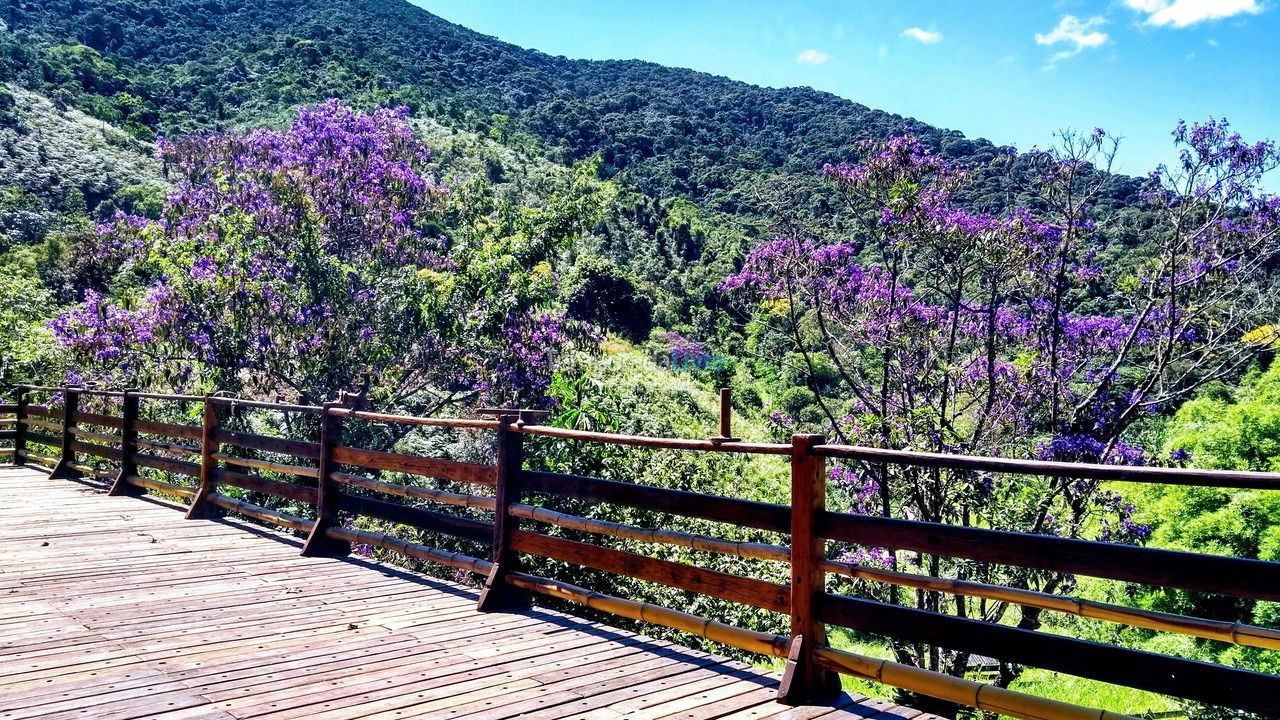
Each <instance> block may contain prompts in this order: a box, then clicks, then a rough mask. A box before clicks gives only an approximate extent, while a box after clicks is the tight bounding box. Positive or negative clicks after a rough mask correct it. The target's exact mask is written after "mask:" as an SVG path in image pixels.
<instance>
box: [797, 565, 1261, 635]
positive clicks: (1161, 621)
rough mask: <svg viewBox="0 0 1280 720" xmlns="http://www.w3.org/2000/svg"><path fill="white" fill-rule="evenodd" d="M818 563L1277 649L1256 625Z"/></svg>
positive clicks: (923, 586) (858, 574) (902, 583)
mask: <svg viewBox="0 0 1280 720" xmlns="http://www.w3.org/2000/svg"><path fill="white" fill-rule="evenodd" d="M822 568H823V569H824V570H825V571H827V572H829V573H833V574H837V575H843V576H845V577H849V578H855V579H862V580H873V581H876V582H882V583H887V584H890V585H898V586H899V587H911V588H917V589H920V590H933V591H936V592H943V593H949V594H952V595H966V596H969V597H980V598H986V599H988V600H996V601H999V602H1009V603H1014V604H1017V605H1023V606H1026V607H1034V608H1040V609H1041V610H1050V611H1054V612H1061V613H1067V614H1070V615H1076V616H1079V617H1086V618H1092V619H1094V620H1105V621H1107V622H1113V623H1118V624H1121V625H1131V626H1134V627H1142V628H1147V629H1150V630H1161V631H1164V632H1171V633H1178V634H1180V635H1190V636H1192V637H1199V638H1204V639H1206V640H1218V641H1221V642H1228V643H1235V644H1237V645H1249V646H1252V647H1259V648H1267V649H1270V650H1280V631H1277V630H1272V629H1270V628H1264V627H1258V626H1256V625H1246V624H1243V623H1234V622H1224V621H1221V620H1207V619H1204V618H1196V617H1188V616H1185V615H1174V614H1171V613H1161V612H1154V611H1152V610H1141V609H1138V608H1130V607H1125V606H1123V605H1113V604H1110V603H1101V602H1095V601H1093V600H1086V599H1083V598H1075V597H1068V596H1065V595H1050V594H1049V593H1041V592H1035V591H1033V590H1021V589H1018V588H1011V587H1005V586H1003V585H988V584H985V583H978V582H972V581H969V580H955V579H951V578H938V577H930V576H927V575H913V574H910V573H904V572H898V571H896V570H881V569H878V568H870V567H867V566H865V565H853V564H849V563H841V562H836V561H834V560H826V561H823V563H822Z"/></svg>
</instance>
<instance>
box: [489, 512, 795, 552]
mask: <svg viewBox="0 0 1280 720" xmlns="http://www.w3.org/2000/svg"><path fill="white" fill-rule="evenodd" d="M508 512H509V513H510V514H511V515H513V516H515V517H518V518H524V519H526V520H533V521H536V522H543V523H547V524H548V525H555V526H556V527H560V528H565V529H568V530H581V531H582V532H589V533H594V534H596V535H608V536H609V537H616V538H620V539H623V540H638V541H640V542H646V543H652V544H655V545H675V546H679V547H686V548H690V549H692V550H701V551H703V552H712V553H719V554H721V555H732V556H734V557H740V558H754V559H757V560H775V561H777V562H791V551H790V550H788V549H787V548H785V547H782V546H781V545H770V544H768V543H751V542H735V541H733V540H721V539H719V538H713V537H707V536H705V535H695V534H693V533H686V532H680V531H677V530H658V529H655V528H642V527H636V526H634V525H622V524H620V523H615V522H609V521H608V520H595V519H592V518H584V517H579V516H577V515H569V514H566V513H562V512H557V511H555V510H548V509H547V508H540V507H534V506H532V505H522V504H519V503H517V504H514V505H512V506H511V507H510V508H509V509H508Z"/></svg>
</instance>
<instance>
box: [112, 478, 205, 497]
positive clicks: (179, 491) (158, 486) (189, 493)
mask: <svg viewBox="0 0 1280 720" xmlns="http://www.w3.org/2000/svg"><path fill="white" fill-rule="evenodd" d="M124 480H125V482H127V483H129V484H130V485H137V486H138V487H140V488H145V489H147V490H158V491H160V492H166V493H169V494H171V495H178V496H180V497H184V498H187V499H188V500H189V499H191V498H193V497H195V496H196V491H195V490H194V489H192V488H184V487H182V486H181V485H174V484H173V483H167V482H164V481H163V480H154V479H152V478H149V477H143V476H142V475H126V476H125V478H124Z"/></svg>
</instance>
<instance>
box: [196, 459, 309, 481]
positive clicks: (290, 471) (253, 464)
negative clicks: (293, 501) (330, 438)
mask: <svg viewBox="0 0 1280 720" xmlns="http://www.w3.org/2000/svg"><path fill="white" fill-rule="evenodd" d="M213 459H214V460H217V461H219V462H224V463H227V464H228V465H240V466H241V467H249V468H254V469H255V470H267V471H269V472H275V473H280V474H282V475H297V476H298V477H307V478H319V477H320V470H319V469H318V468H313V467H306V466H303V465H288V464H286V463H277V462H271V461H270V460H258V459H255V458H244V457H237V456H235V455H227V454H225V453H214V454H213Z"/></svg>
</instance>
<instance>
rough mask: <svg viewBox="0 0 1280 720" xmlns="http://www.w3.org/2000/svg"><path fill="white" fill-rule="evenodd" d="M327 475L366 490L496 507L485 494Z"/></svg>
mask: <svg viewBox="0 0 1280 720" xmlns="http://www.w3.org/2000/svg"><path fill="white" fill-rule="evenodd" d="M329 477H331V478H333V479H334V480H335V481H337V482H340V483H342V484H343V485H354V486H356V487H362V488H365V489H366V490H375V491H377V492H381V493H386V494H388V495H399V496H400V497H407V498H414V499H416V500H430V501H431V502H438V503H441V504H443V505H454V506H457V507H469V508H475V509H478V510H489V511H491V512H492V511H493V510H494V509H495V508H496V507H497V500H496V499H495V498H493V497H488V496H485V495H466V494H463V493H452V492H448V491H445V490H436V489H434V488H425V487H418V486H416V485H398V484H396V483H388V482H382V481H381V480H374V479H373V478H367V477H365V476H363V475H353V474H351V473H344V472H334V473H331V474H330V475H329Z"/></svg>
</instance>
